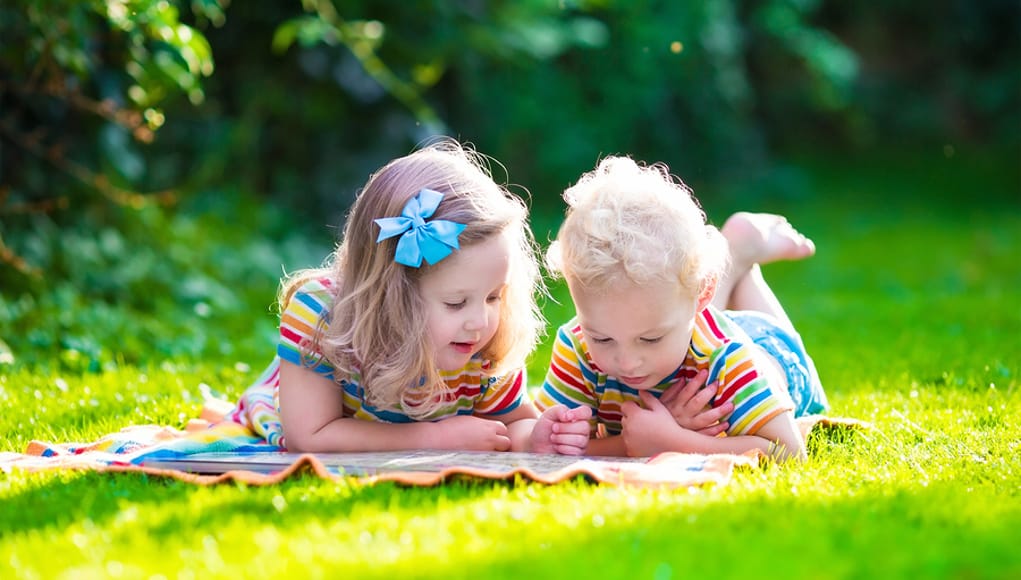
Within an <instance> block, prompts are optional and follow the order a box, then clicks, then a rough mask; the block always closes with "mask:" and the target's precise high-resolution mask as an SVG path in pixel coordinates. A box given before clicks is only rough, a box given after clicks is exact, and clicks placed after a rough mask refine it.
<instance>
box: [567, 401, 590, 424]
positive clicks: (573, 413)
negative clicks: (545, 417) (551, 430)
mask: <svg viewBox="0 0 1021 580" xmlns="http://www.w3.org/2000/svg"><path fill="white" fill-rule="evenodd" d="M591 417H592V407H589V406H587V405H582V406H580V407H575V408H573V409H568V410H567V413H565V414H563V415H562V416H561V420H562V421H565V422H574V421H585V422H586V423H587V422H588V420H589V419H590V418H591Z"/></svg>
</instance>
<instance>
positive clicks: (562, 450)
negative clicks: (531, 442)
mask: <svg viewBox="0 0 1021 580" xmlns="http://www.w3.org/2000/svg"><path fill="white" fill-rule="evenodd" d="M586 449H587V447H574V446H572V445H554V446H553V450H554V451H556V452H557V453H559V454H561V455H585V451H586Z"/></svg>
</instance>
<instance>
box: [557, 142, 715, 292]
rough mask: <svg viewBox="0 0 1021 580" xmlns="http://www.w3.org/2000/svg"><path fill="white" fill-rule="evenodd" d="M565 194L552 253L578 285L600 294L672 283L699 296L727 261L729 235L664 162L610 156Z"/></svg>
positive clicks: (570, 279) (569, 280)
mask: <svg viewBox="0 0 1021 580" xmlns="http://www.w3.org/2000/svg"><path fill="white" fill-rule="evenodd" d="M564 200H565V201H566V202H567V205H568V209H567V217H566V218H565V220H564V223H563V224H562V225H561V227H560V231H559V233H558V234H557V240H556V241H555V242H554V243H553V244H552V245H551V246H550V249H549V251H548V253H547V255H546V258H547V265H548V266H549V268H550V270H552V271H553V272H554V273H556V272H559V273H561V274H563V275H564V277H565V278H566V279H567V281H568V282H569V283H571V284H572V285H578V286H579V287H581V288H584V289H586V290H588V291H592V292H600V291H604V290H607V289H609V288H610V287H612V286H614V285H616V284H619V283H622V282H628V281H629V282H631V283H634V284H646V283H648V282H653V281H673V282H677V283H678V284H679V285H680V287H681V288H682V289H683V290H684V291H686V292H688V293H690V295H698V293H700V292H701V291H702V289H703V288H704V287H705V284H706V283H707V282H708V281H709V280H710V279H712V278H714V277H718V276H719V275H720V274H721V273H722V271H723V269H724V267H725V266H726V260H727V242H726V240H725V239H724V238H723V236H722V235H721V234H720V232H719V230H718V229H716V227H714V226H712V225H708V224H706V217H705V212H703V211H702V208H701V207H700V206H699V204H698V201H697V200H696V199H695V198H694V196H693V195H692V191H691V189H690V188H689V187H688V186H687V185H685V184H684V182H683V181H681V180H680V179H679V178H677V177H674V176H673V175H671V174H670V170H669V169H668V168H667V167H666V165H663V164H659V163H657V164H654V165H650V166H642V165H639V164H638V163H636V162H635V161H634V160H632V159H630V158H628V157H614V156H611V157H607V158H605V159H603V160H602V161H600V162H599V164H598V165H597V166H596V168H595V169H594V170H592V171H590V172H588V173H586V174H584V175H582V176H581V178H580V179H579V180H578V182H577V183H576V184H574V185H573V186H571V187H569V188H568V189H567V190H566V191H565V192H564Z"/></svg>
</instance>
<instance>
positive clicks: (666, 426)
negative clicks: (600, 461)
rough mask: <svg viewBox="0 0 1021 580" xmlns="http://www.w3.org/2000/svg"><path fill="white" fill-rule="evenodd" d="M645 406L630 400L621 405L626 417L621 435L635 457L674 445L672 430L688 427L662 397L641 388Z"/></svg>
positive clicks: (622, 420)
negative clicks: (680, 421)
mask: <svg viewBox="0 0 1021 580" xmlns="http://www.w3.org/2000/svg"><path fill="white" fill-rule="evenodd" d="M638 396H639V397H641V398H642V404H643V405H645V408H644V409H643V408H642V407H639V406H638V405H636V404H635V403H633V402H631V401H628V402H626V403H624V404H623V405H622V406H621V412H622V413H623V414H624V417H623V418H622V419H621V436H623V437H624V445H625V447H627V454H628V455H630V456H631V457H648V456H651V455H655V454H657V453H660V452H662V451H667V450H669V449H670V447H669V446H668V445H667V444H666V442H667V440H668V439H670V436H671V435H672V434H675V433H676V432H677V431H678V430H682V431H683V430H684V428H683V427H680V426H678V425H677V421H676V420H675V419H674V416H673V415H672V414H671V413H670V410H669V409H667V408H666V407H665V406H664V405H663V403H662V402H660V400H659V399H657V398H656V397H655V396H653V395H652V393H649V392H648V391H641V392H640V393H638Z"/></svg>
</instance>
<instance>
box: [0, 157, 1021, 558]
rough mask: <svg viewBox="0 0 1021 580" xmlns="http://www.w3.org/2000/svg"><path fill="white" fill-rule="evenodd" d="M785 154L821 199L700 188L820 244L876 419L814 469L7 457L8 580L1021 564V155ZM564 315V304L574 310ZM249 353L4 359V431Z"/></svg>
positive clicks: (825, 311)
mask: <svg viewBox="0 0 1021 580" xmlns="http://www.w3.org/2000/svg"><path fill="white" fill-rule="evenodd" d="M962 149H963V148H962ZM922 160H923V161H925V159H924V157H923V159H922ZM950 161H952V162H953V163H950ZM1008 161H1010V160H1009V159H1008ZM792 166H793V167H795V168H797V171H798V172H799V178H798V180H797V183H799V184H800V185H799V187H800V188H802V190H803V191H804V192H808V193H811V194H812V195H807V196H802V197H799V196H798V195H797V191H795V192H794V193H789V194H778V193H776V192H775V191H772V192H771V191H770V190H769V188H768V187H765V186H763V191H765V193H764V194H763V195H762V196H761V197H758V198H750V197H748V196H747V195H744V196H743V197H738V196H737V194H736V193H734V191H733V190H725V189H722V188H720V189H716V190H714V189H712V188H709V187H704V188H702V189H701V190H700V192H699V193H700V196H701V197H702V199H703V202H704V203H705V204H706V206H707V208H708V209H709V212H710V215H711V216H712V217H714V218H715V219H716V221H717V222H719V221H722V218H723V217H725V213H726V212H727V211H728V210H733V209H736V208H738V207H741V208H746V209H753V210H773V211H782V212H784V213H786V214H788V215H789V216H790V217H791V221H792V222H793V223H795V224H796V225H798V226H799V227H800V228H801V229H802V230H803V231H805V232H806V233H807V234H809V235H811V236H812V237H813V238H814V239H815V240H816V242H817V245H818V248H819V253H818V255H817V256H816V257H815V258H813V259H811V260H809V261H806V262H803V263H797V264H777V265H772V266H769V267H767V268H766V269H765V272H766V276H767V278H768V279H769V280H770V282H771V283H773V285H774V287H775V288H776V290H777V293H778V294H779V295H780V297H781V298H782V299H783V300H784V303H785V305H787V306H788V307H789V312H790V315H791V317H792V318H793V319H794V321H795V323H796V324H797V325H798V326H799V328H800V330H801V332H802V334H803V336H804V338H805V340H806V343H807V345H808V348H809V351H810V352H811V353H812V354H813V356H814V358H815V360H816V363H817V365H818V367H819V370H820V374H821V375H822V378H823V381H824V383H825V384H826V386H827V390H828V392H829V394H830V398H831V403H832V405H833V409H834V411H833V412H834V414H836V415H840V416H846V417H855V418H858V419H862V420H865V421H870V422H872V423H874V425H875V427H874V429H872V430H870V431H867V432H863V433H855V434H847V433H841V432H835V433H819V434H818V435H817V436H815V437H813V439H812V440H811V441H810V447H811V456H810V459H809V460H808V462H807V463H805V464H803V465H797V466H788V467H776V466H769V467H765V468H762V469H756V470H742V471H738V472H737V473H736V474H735V477H734V479H733V480H732V482H731V483H730V484H729V485H726V486H722V487H717V488H701V489H692V490H673V491H665V490H645V489H621V488H613V487H608V486H598V485H593V484H590V483H587V482H585V481H580V480H579V481H573V482H570V483H566V484H561V485H556V486H542V485H536V484H529V483H525V482H509V483H508V482H470V481H456V482H452V483H449V484H446V485H443V486H441V487H437V488H430V489H416V488H410V489H409V488H402V487H398V486H394V485H390V484H385V485H378V486H363V485H360V484H359V483H358V482H356V481H344V482H341V483H335V482H327V481H322V480H319V479H315V478H313V477H308V476H306V477H302V478H299V479H294V480H291V481H288V482H285V483H283V484H281V485H278V486H273V487H268V488H258V487H246V486H242V485H221V486H217V487H212V488H200V487H195V486H191V485H187V484H183V483H179V482H175V481H167V480H162V479H156V478H150V477H146V476H142V475H116V476H113V475H99V474H94V473H45V474H26V473H20V472H15V473H12V474H7V475H2V476H0V577H25V578H32V577H40V578H49V577H75V578H77V577H94V576H102V577H165V578H191V577H208V576H213V577H221V576H243V577H248V576H255V575H256V574H260V575H262V574H273V573H283V572H298V573H299V574H300V575H301V576H305V575H308V576H330V577H334V576H341V575H342V574H344V573H346V572H350V573H352V574H356V575H357V576H358V577H395V576H399V577H405V576H409V577H415V576H430V577H465V576H486V577H489V576H520V575H533V576H543V577H565V576H569V577H580V576H599V577H634V578H670V577H712V578H719V577H727V578H747V577H763V576H768V577H789V578H857V577H882V578H888V577H902V578H918V577H943V578H1009V577H1018V576H1019V575H1021V555H1019V554H1021V552H1019V551H1018V549H1017V545H1016V544H1017V540H1016V538H1017V529H1018V528H1019V526H1021V434H1019V433H1021V432H1019V430H1018V428H1017V421H1018V418H1019V417H1021V396H1019V386H1021V385H1019V376H1021V184H1019V183H1018V174H1017V169H1016V156H1015V157H1014V158H1013V162H1010V163H1006V164H1001V165H988V162H987V160H986V157H984V156H980V155H978V154H977V153H976V154H972V156H970V157H969V156H968V155H967V154H966V153H965V152H963V151H962V152H960V153H959V154H958V155H957V156H956V157H955V158H954V159H952V160H947V159H945V158H944V157H943V156H942V155H941V154H940V155H933V159H931V160H929V162H928V163H917V162H911V163H908V162H907V160H906V159H900V160H899V161H898V160H894V161H883V162H879V161H876V160H861V159H843V160H841V161H840V163H832V164H829V165H827V164H824V163H822V162H820V161H819V160H812V161H811V162H810V163H809V162H806V161H804V160H799V161H797V162H794V163H792ZM765 183H766V184H767V185H768V184H769V183H771V182H768V181H767V182H765ZM753 185H754V186H755V187H756V188H758V187H759V185H761V184H753ZM747 187H750V186H747ZM539 237H540V239H545V238H544V234H543V233H541V232H540V233H539ZM554 288H555V292H556V293H557V295H558V296H561V297H563V293H562V288H561V287H559V286H554ZM258 308H264V306H263V305H260V306H259V307H258ZM548 312H549V313H550V318H551V319H552V320H560V319H561V318H563V317H564V316H565V315H567V314H568V313H569V306H567V305H561V306H557V305H555V304H550V305H548ZM231 328H233V327H231ZM546 352H548V347H547V346H544V347H543V348H541V349H540V350H539V352H538V353H537V355H536V356H535V357H534V360H533V364H532V366H531V369H530V371H531V373H532V382H533V383H535V382H536V381H539V380H540V379H541V375H542V374H543V372H544V369H543V362H542V359H543V358H544V357H545V353H546ZM238 354H239V356H241V357H247V356H251V357H252V358H251V359H242V360H238V357H228V360H223V361H204V362H195V361H194V360H193V359H190V358H189V359H187V360H185V359H183V358H182V359H181V360H173V361H170V362H168V363H167V364H163V365H161V364H158V363H148V364H144V365H141V366H133V365H130V364H120V365H107V366H106V367H104V368H101V369H99V370H98V371H95V372H88V371H86V370H82V369H76V367H74V366H64V367H45V368H43V367H42V366H41V365H36V364H31V365H29V364H26V365H24V366H19V365H14V366H10V365H9V366H7V367H0V373H2V374H0V404H2V408H3V410H4V412H3V414H2V415H0V450H2V451H16V450H20V449H23V447H24V444H25V443H26V442H27V441H28V440H30V439H47V440H54V441H71V440H91V439H95V438H96V437H98V436H100V435H103V434H105V433H107V432H109V431H112V430H115V429H118V428H120V427H123V426H126V425H130V424H137V423H142V422H155V423H163V424H171V425H181V424H182V423H183V422H184V421H185V420H186V419H187V418H188V417H190V416H192V415H193V414H194V413H195V412H196V411H197V409H198V405H199V395H198V384H199V383H202V382H205V383H207V384H209V385H210V386H212V387H213V388H214V389H217V390H219V391H222V392H225V393H227V394H229V395H232V396H233V395H236V394H237V393H239V392H240V390H241V389H242V388H243V387H244V385H245V383H246V382H247V381H248V380H251V379H252V378H253V376H254V374H255V373H256V372H258V371H259V370H261V368H260V366H261V365H262V364H263V363H264V362H266V361H265V360H262V359H259V358H258V356H257V355H254V354H253V355H250V353H247V352H244V353H238ZM238 362H242V363H246V364H248V365H251V369H246V368H245V366H244V365H237V364H236V363H238Z"/></svg>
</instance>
